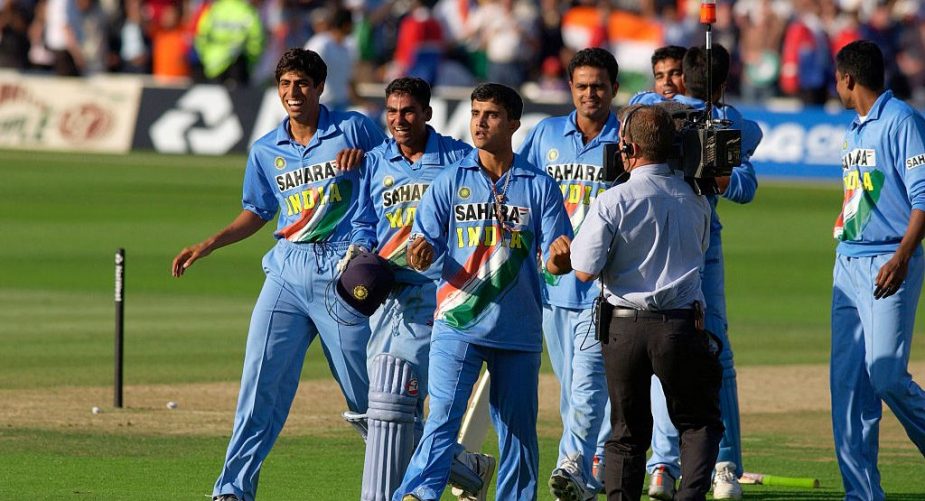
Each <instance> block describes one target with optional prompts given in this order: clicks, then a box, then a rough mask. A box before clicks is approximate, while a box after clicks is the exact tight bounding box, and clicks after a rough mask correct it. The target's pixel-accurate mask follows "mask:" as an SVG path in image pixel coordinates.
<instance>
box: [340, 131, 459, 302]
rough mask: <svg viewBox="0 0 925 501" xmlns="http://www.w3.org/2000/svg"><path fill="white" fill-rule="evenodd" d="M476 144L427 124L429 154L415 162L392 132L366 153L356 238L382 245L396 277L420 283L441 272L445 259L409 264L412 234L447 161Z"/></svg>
mask: <svg viewBox="0 0 925 501" xmlns="http://www.w3.org/2000/svg"><path fill="white" fill-rule="evenodd" d="M471 150H472V146H469V145H468V144H466V143H464V142H462V141H459V140H457V139H453V138H451V137H447V136H443V135H441V134H438V133H437V131H435V130H434V129H433V128H432V127H430V126H429V125H428V126H427V145H426V146H425V147H424V155H423V156H421V158H420V159H418V161H416V162H414V163H410V162H408V160H407V159H406V158H405V157H404V156H402V154H401V151H400V150H399V147H398V143H396V142H395V140H394V139H391V138H390V139H388V140H387V141H386V142H384V143H382V144H380V145H379V146H377V147H376V148H374V149H373V150H372V151H370V152H369V153H367V154H366V158H365V159H364V168H363V174H362V177H361V179H360V197H359V209H358V210H357V212H356V214H355V215H354V216H353V237H352V238H351V241H352V242H353V243H355V244H359V245H362V246H363V247H366V248H367V249H377V250H378V253H379V255H380V256H382V257H384V258H385V259H387V260H389V261H390V262H391V263H392V264H393V265H394V266H395V279H396V281H398V282H400V283H407V284H421V283H426V282H436V281H437V279H438V278H440V268H441V267H442V261H434V263H433V264H432V265H431V267H430V269H428V270H427V271H425V272H424V273H421V272H419V271H416V270H414V269H411V268H409V267H408V260H407V249H408V246H407V243H408V237H409V236H410V235H411V228H412V225H413V223H414V215H415V212H416V211H417V207H418V204H419V203H420V201H421V198H423V196H424V192H425V191H426V190H427V188H428V186H430V183H431V182H432V181H433V180H434V178H435V177H437V175H438V174H440V173H441V172H443V169H444V167H446V166H448V165H454V164H456V162H458V161H459V160H460V159H461V158H463V157H464V156H466V154H467V153H469V152H470V151H471Z"/></svg>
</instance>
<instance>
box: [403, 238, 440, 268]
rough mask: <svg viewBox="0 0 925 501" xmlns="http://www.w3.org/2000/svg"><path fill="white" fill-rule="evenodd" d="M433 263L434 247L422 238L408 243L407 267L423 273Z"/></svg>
mask: <svg viewBox="0 0 925 501" xmlns="http://www.w3.org/2000/svg"><path fill="white" fill-rule="evenodd" d="M433 262H434V247H433V246H432V245H430V243H429V242H428V241H427V240H425V239H424V237H422V236H417V237H416V238H414V239H412V240H410V241H409V242H408V266H411V267H412V268H414V269H415V270H418V271H425V270H427V269H428V268H430V265H431V264H433Z"/></svg>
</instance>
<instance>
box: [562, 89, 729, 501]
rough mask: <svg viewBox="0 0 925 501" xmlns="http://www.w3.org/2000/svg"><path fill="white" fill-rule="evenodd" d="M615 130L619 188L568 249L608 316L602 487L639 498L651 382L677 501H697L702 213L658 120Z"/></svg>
mask: <svg viewBox="0 0 925 501" xmlns="http://www.w3.org/2000/svg"><path fill="white" fill-rule="evenodd" d="M622 120H623V122H622V125H621V127H620V131H621V136H620V155H621V157H622V161H623V165H624V168H625V169H626V171H627V172H628V173H630V178H629V180H628V181H626V182H625V183H623V184H621V185H618V186H616V187H614V188H611V189H609V190H607V191H606V192H604V193H603V194H601V195H600V196H599V197H598V198H597V199H596V200H595V201H594V202H593V203H592V205H591V208H590V211H589V214H588V216H587V218H586V219H585V222H584V224H583V225H582V227H581V230H580V231H579V232H578V235H577V236H576V237H575V240H574V242H572V244H571V263H572V267H573V268H574V269H575V274H576V276H577V277H578V279H579V280H582V281H585V282H588V281H591V280H594V279H595V278H596V277H597V276H598V275H601V277H602V278H601V280H602V283H603V287H604V294H605V297H606V299H607V303H608V304H609V305H611V306H613V308H612V315H611V316H612V320H611V322H610V327H609V331H608V333H607V337H606V344H605V345H604V368H605V372H606V375H607V386H608V392H609V395H610V400H611V403H612V406H613V408H612V411H611V417H610V420H611V424H612V427H613V435H612V436H611V438H610V440H608V441H607V445H606V453H605V454H606V464H607V468H606V470H605V472H604V475H605V482H604V484H605V486H606V489H607V498H608V499H609V500H611V501H614V500H629V499H632V500H637V499H639V498H640V496H641V495H642V484H643V478H644V477H645V461H646V456H645V454H646V450H647V449H648V448H649V441H650V439H651V435H652V415H651V413H650V411H649V406H650V402H649V385H650V378H651V376H652V375H653V373H654V374H655V375H657V376H658V377H659V378H660V379H661V381H662V383H663V387H664V390H665V395H666V397H667V401H668V409H669V415H670V417H671V420H672V422H673V423H674V425H675V426H676V427H677V428H678V430H680V433H681V437H682V440H683V443H684V450H683V452H682V462H681V464H682V483H681V490H680V492H678V495H677V497H676V499H678V500H702V499H705V498H706V493H707V491H709V489H710V475H711V472H712V470H713V465H714V462H715V461H716V456H717V452H718V449H719V441H720V437H722V434H723V425H722V422H721V421H720V411H719V386H720V381H721V369H720V366H719V362H718V361H717V358H716V355H715V354H714V353H713V350H711V344H710V343H709V341H708V337H707V336H708V335H707V334H706V333H705V332H704V331H703V316H702V309H701V305H702V304H703V293H702V292H701V285H700V269H701V268H702V267H703V263H704V252H705V251H706V250H707V247H708V245H709V242H710V205H709V203H708V202H707V199H706V198H704V197H701V196H698V195H696V194H695V193H694V191H693V190H692V189H691V187H690V186H689V185H688V184H687V183H686V182H685V181H684V179H683V178H682V177H681V176H680V175H678V174H675V173H674V172H672V170H671V169H670V167H669V166H668V164H667V160H668V156H669V154H670V152H671V148H672V141H673V137H674V134H675V128H674V124H673V123H672V120H671V117H670V116H669V114H668V112H667V111H665V110H664V109H661V108H659V107H654V106H630V107H628V108H626V109H625V110H624V111H623V113H622ZM607 309H608V310H609V309H610V308H607Z"/></svg>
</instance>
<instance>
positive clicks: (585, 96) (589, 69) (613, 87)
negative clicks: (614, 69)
mask: <svg viewBox="0 0 925 501" xmlns="http://www.w3.org/2000/svg"><path fill="white" fill-rule="evenodd" d="M618 88H619V86H618V85H617V84H611V83H610V77H609V75H608V74H607V70H605V69H604V68H597V67H594V66H579V67H577V68H575V71H573V72H572V78H571V80H570V81H569V89H571V91H572V103H573V104H574V105H575V110H577V111H578V114H579V115H581V117H582V118H585V119H588V120H591V121H594V122H604V121H606V120H607V116H608V115H609V114H610V104H611V102H612V101H613V98H614V96H615V95H616V93H617V89H618Z"/></svg>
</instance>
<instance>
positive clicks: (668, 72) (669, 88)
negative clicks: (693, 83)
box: [652, 58, 684, 99]
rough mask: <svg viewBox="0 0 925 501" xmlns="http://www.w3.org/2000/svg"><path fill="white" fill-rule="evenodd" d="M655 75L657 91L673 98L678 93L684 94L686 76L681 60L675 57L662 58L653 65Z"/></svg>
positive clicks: (667, 97)
mask: <svg viewBox="0 0 925 501" xmlns="http://www.w3.org/2000/svg"><path fill="white" fill-rule="evenodd" d="M652 73H653V74H654V75H655V93H656V94H658V95H660V96H662V97H664V98H665V99H671V98H673V97H674V96H676V95H677V94H684V78H683V77H682V74H683V73H682V72H681V61H680V60H678V59H674V58H668V59H662V60H661V61H659V62H657V63H655V66H653V67H652Z"/></svg>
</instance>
